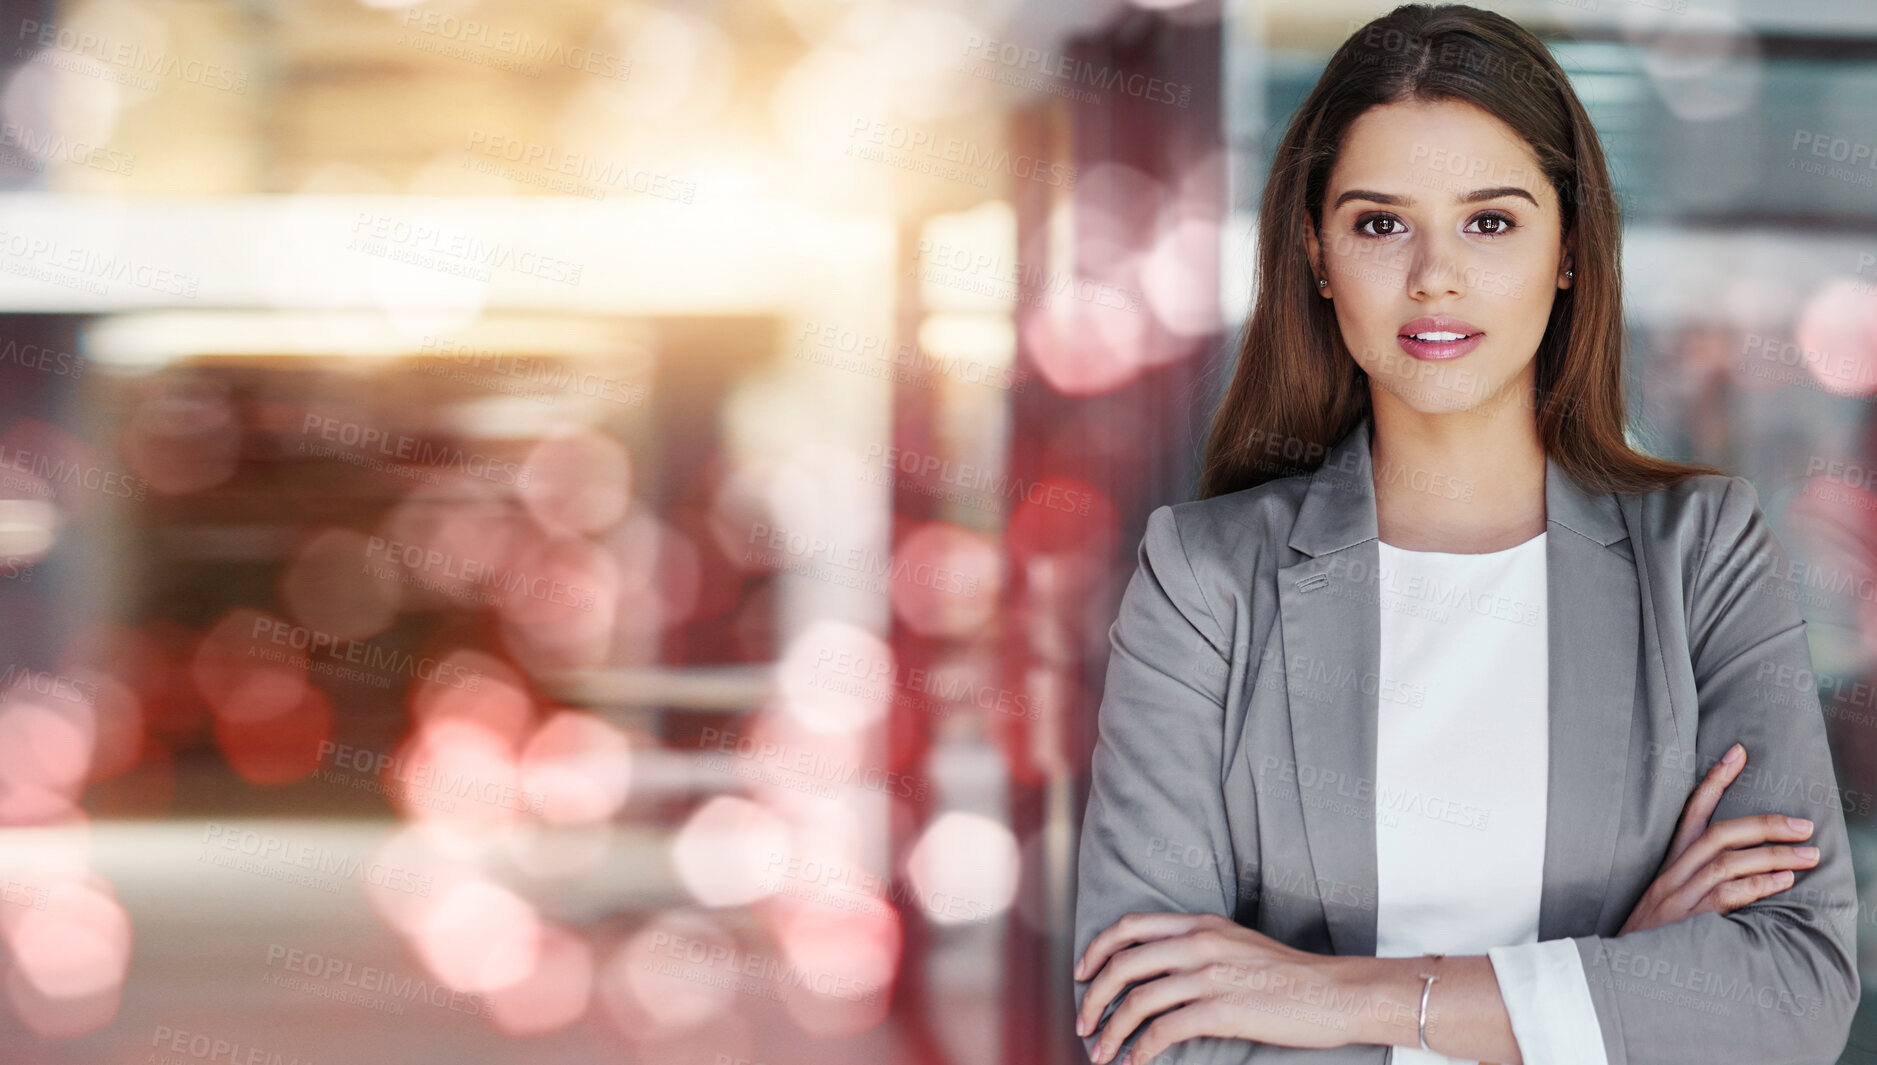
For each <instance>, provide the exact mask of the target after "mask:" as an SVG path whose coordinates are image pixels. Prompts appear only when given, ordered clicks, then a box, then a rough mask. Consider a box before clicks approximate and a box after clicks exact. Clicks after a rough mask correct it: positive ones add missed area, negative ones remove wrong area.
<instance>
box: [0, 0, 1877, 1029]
mask: <svg viewBox="0 0 1877 1065" xmlns="http://www.w3.org/2000/svg"><path fill="white" fill-rule="evenodd" d="M1390 6H1392V5H1389V4H1384V3H1367V2H1362V3H1357V2H1341V3H1339V2H1330V0H1308V2H1305V0H1295V2H1291V0H1243V2H1237V3H1229V4H1224V5H1221V4H1220V3H1218V2H1216V0H1195V2H1191V3H1179V2H1178V0H1139V2H1133V3H1129V2H1111V0H1102V2H1076V3H1068V2H1057V3H1039V2H1032V0H959V2H953V3H932V4H921V3H912V2H872V0H754V2H749V3H737V4H720V3H706V2H701V0H700V2H676V0H674V2H666V3H659V2H643V3H619V2H612V0H547V2H544V0H530V2H527V3H523V2H521V0H482V2H476V0H464V2H449V0H437V2H427V3H418V4H399V3H397V2H395V0H390V2H380V0H367V2H362V3H360V2H352V0H314V2H291V0H288V2H282V3H273V4H269V3H262V2H258V0H248V2H235V0H86V2H77V3H21V2H17V0H5V2H0V189H4V194H0V826H4V827H0V1060H4V1061H5V1062H8V1063H48V1065H50V1063H76V1062H85V1063H93V1062H95V1063H107V1065H115V1063H130V1062H190V1061H216V1062H220V1061H227V1062H242V1063H248V1062H267V1063H278V1065H293V1063H301V1062H308V1063H310V1062H347V1061H360V1062H367V1061H397V1062H428V1061H440V1062H441V1061H447V1062H452V1063H472V1062H491V1063H494V1062H502V1063H507V1062H517V1063H519V1062H528V1063H547V1065H551V1063H559V1062H589V1061H601V1060H605V1061H624V1062H652V1063H660V1065H665V1063H670V1065H784V1063H795V1062H804V1063H805V1062H813V1063H817V1065H822V1063H842V1062H856V1063H863V1062H864V1063H908V1065H911V1063H917V1065H939V1063H952V1062H959V1063H962V1062H990V1061H995V1062H1009V1063H1034V1062H1047V1063H1051V1065H1057V1063H1062V1065H1067V1063H1071V1062H1079V1061H1083V1060H1085V1058H1084V1056H1083V1054H1082V1050H1081V1045H1080V1042H1079V1041H1078V1040H1077V1039H1076V1038H1075V1036H1074V1033H1073V1031H1072V1018H1071V1012H1070V1011H1071V1005H1072V1000H1071V992H1070V985H1069V976H1068V966H1069V964H1070V961H1071V959H1070V957H1069V951H1070V944H1069V916H1070V908H1071V905H1072V901H1073V868H1074V855H1075V845H1076V832H1077V830H1078V828H1079V824H1080V820H1081V811H1082V808H1083V804H1084V801H1085V798H1086V792H1087V765H1088V757H1089V752H1090V750H1091V749H1092V746H1093V742H1094V725H1095V711H1096V708H1097V705H1098V701H1099V696H1100V691H1101V680H1102V676H1103V673H1104V670H1105V667H1106V656H1107V651H1108V626H1109V624H1110V623H1111V622H1112V621H1113V619H1114V613H1115V608H1116V605H1117V603H1118V600H1119V596H1120V593H1121V590H1122V588H1123V587H1124V585H1125V582H1126V580H1127V578H1128V577H1129V575H1130V574H1131V572H1132V570H1133V567H1134V561H1135V549H1136V547H1137V545H1138V543H1139V539H1140V535H1141V533H1142V531H1143V529H1144V525H1145V520H1146V516H1147V514H1148V513H1149V512H1150V511H1151V510H1152V509H1153V508H1154V507H1156V506H1159V505H1161V504H1163V503H1171V502H1178V501H1181V500H1184V499H1188V498H1191V496H1192V491H1193V484H1194V474H1195V469H1196V461H1197V458H1198V446H1199V441H1200V438H1201V434H1202V431H1203V427H1204V421H1205V418H1206V416H1207V415H1208V413H1209V412H1210V410H1211V407H1212V404H1213V403H1214V402H1215V400H1216V397H1217V396H1218V394H1219V392H1220V391H1221V389H1222V387H1223V385H1224V382H1225V380H1226V379H1227V376H1228V375H1229V373H1230V370H1231V357H1232V354H1231V353H1232V350H1233V349H1232V342H1233V340H1234V337H1235V333H1236V330H1237V329H1238V326H1239V323H1241V322H1242V321H1243V319H1244V317H1245V315H1246V313H1247V311H1248V309H1249V306H1250V299H1251V295H1252V294H1251V292H1250V290H1249V284H1250V281H1249V278H1250V271H1249V266H1250V263H1251V262H1252V255H1253V251H1254V249H1253V246H1252V238H1253V234H1254V232H1255V224H1256V219H1255V206H1256V204H1257V202H1258V196H1259V193H1260V191H1261V185H1262V182H1263V180H1264V176H1265V169H1266V168H1267V167H1268V165H1269V162H1270V154H1271V146H1272V142H1273V141H1274V140H1275V137H1276V135H1277V133H1278V132H1281V129H1282V126H1283V124H1284V122H1285V121H1286V120H1287V118H1288V116H1289V115H1290V113H1291V111H1292V109H1293V108H1294V107H1295V106H1296V104H1297V103H1298V102H1299V101H1300V100H1301V99H1302V97H1303V95H1304V94H1305V93H1306V92H1307V90H1308V89H1309V87H1310V86H1311V84H1312V83H1313V82H1314V80H1315V79H1316V77H1317V76H1318V74H1319V73H1320V71H1321V70H1322V67H1323V64H1324V62H1325V60H1326V59H1327V57H1328V55H1329V53H1330V52H1331V51H1332V50H1333V49H1334V48H1335V47H1336V46H1337V45H1338V44H1339V43H1340V42H1341V40H1342V39H1343V38H1344V37H1346V36H1347V35H1348V34H1349V33H1350V32H1351V31H1353V30H1354V29H1355V28H1357V27H1359V26H1360V25H1361V24H1363V23H1365V22H1366V21H1368V20H1369V19H1371V18H1373V17H1375V16H1377V15H1380V14H1382V13H1384V12H1385V11H1386V10H1388V8H1389V7H1390ZM1487 6H1491V7H1493V8H1494V9H1497V10H1501V11H1503V12H1504V13H1506V14H1508V15H1511V16H1512V17H1515V18H1517V19H1519V20H1521V21H1522V22H1524V23H1525V24H1526V25H1528V26H1530V27H1532V28H1533V29H1535V30H1538V31H1540V32H1541V33H1542V34H1543V35H1544V36H1545V37H1546V39H1547V40H1548V41H1550V42H1551V44H1552V46H1553V47H1554V49H1555V50H1556V53H1557V55H1558V57H1559V59H1560V61H1561V62H1562V64H1563V66H1564V68H1565V69H1566V70H1567V71H1568V72H1569V74H1570V75H1571V77H1572V79H1573V81H1574V83H1575V85H1576V87H1577V90H1578V91H1579V92H1580V93H1581V94H1582V96H1583V98H1584V99H1585V101H1586V103H1587V105H1588V106H1589V108H1590V109H1591V112H1592V115H1593V117H1594V118H1595V120H1596V122H1597V125H1598V128H1599V129H1600V130H1601V131H1602V134H1603V136H1604V138H1605V143H1606V146H1607V147H1608V149H1609V151H1610V154H1611V159H1612V165H1613V168H1614V176H1615V179H1616V182H1617V185H1618V188H1619V190H1620V193H1621V196H1622V202H1623V205H1624V209H1625V218H1626V222H1627V229H1626V242H1625V252H1626V261H1625V263H1624V268H1625V279H1626V285H1627V288H1628V293H1627V296H1628V304H1627V306H1628V313H1629V315H1630V325H1631V330H1632V332H1631V341H1632V361H1631V364H1630V369H1631V374H1632V381H1631V388H1632V393H1631V394H1632V412H1633V418H1634V423H1633V426H1632V432H1633V435H1634V437H1635V439H1636V441H1637V442H1638V443H1639V444H1640V445H1642V446H1644V447H1646V448H1648V449H1650V450H1653V451H1655V452H1657V453H1659V454H1664V455H1670V456H1673V457H1677V458H1687V459H1696V460H1701V461H1707V462H1713V463H1716V464H1718V465H1721V466H1723V467H1724V468H1726V469H1728V470H1729V471H1731V472H1735V473H1739V474H1741V475H1744V476H1746V477H1748V478H1750V479H1751V480H1752V481H1753V483H1754V484H1755V485H1756V487H1757V488H1758V490H1759V492H1760V496H1761V500H1762V504H1763V506H1764V507H1765V509H1766V512H1767V514H1768V516H1769V517H1770V518H1771V519H1772V520H1773V522H1774V524H1775V527H1776V529H1777V531H1778V532H1779V535H1780V536H1781V538H1782V540H1783V541H1784V542H1785V543H1786V545H1787V547H1788V549H1789V550H1790V551H1791V552H1792V553H1793V555H1794V556H1795V557H1796V558H1797V559H1798V560H1799V561H1800V562H1801V563H1802V565H1803V567H1804V570H1803V572H1804V578H1803V581H1802V582H1801V583H1802V586H1803V589H1804V596H1803V610H1804V612H1805V614H1806V616H1807V618H1808V619H1809V620H1810V622H1811V626H1810V632H1811V634H1812V638H1813V653H1814V659H1815V663H1816V665H1817V667H1818V669H1817V675H1816V677H1814V678H1808V679H1807V680H1805V681H1803V682H1802V683H1815V684H1816V685H1817V687H1818V690H1819V692H1820V694H1821V698H1822V700H1823V705H1824V708H1825V712H1826V714H1827V717H1828V719H1829V720H1828V724H1829V727H1830V730H1831V736H1832V739H1833V743H1834V748H1835V752H1836V757H1837V768H1838V772H1839V783H1840V786H1841V789H1842V791H1843V793H1844V806H1845V810H1846V817H1847V820H1848V822H1849V823H1850V826H1851V830H1852V838H1853V843H1854V845H1855V847H1856V848H1857V858H1858V867H1859V871H1860V884H1861V885H1869V884H1877V832H1873V825H1874V824H1877V821H1874V820H1873V819H1874V818H1877V813H1874V812H1873V810H1872V803H1871V796H1872V793H1873V791H1877V689H1874V688H1873V687H1872V685H1871V672H1872V662H1873V656H1874V655H1877V594H1873V588H1877V584H1874V583H1873V582H1874V581H1877V573H1873V567H1872V559H1873V540H1874V539H1877V526H1874V525H1873V520H1872V515H1873V512H1874V511H1877V483H1874V482H1877V474H1874V473H1873V469H1874V466H1873V463H1877V454H1874V452H1877V439H1873V435H1872V429H1871V419H1870V417H1869V410H1870V396H1871V394H1872V392H1873V391H1874V390H1877V106H1873V104H1877V5H1871V4H1869V3H1867V2H1864V0H1816V2H1811V3H1806V4H1792V3H1778V2H1771V0H1739V2H1733V3H1729V2H1723V0H1647V2H1645V0H1571V2H1556V3H1553V2H1530V3H1492V4H1490V5H1487ZM1874 912H1877V910H1872V909H1871V908H1868V907H1866V908H1864V909H1863V910H1862V911H1861V915H1862V916H1864V918H1865V919H1863V920H1861V921H1860V925H1859V927H1860V944H1861V947H1862V948H1863V954H1862V957H1863V962H1864V966H1865V982H1866V986H1867V987H1877V934H1874V933H1877V925H1874V924H1873V923H1872V921H1871V920H1870V918H1869V916H1868V915H1869V914H1872V913H1874ZM1844 1060H1847V1061H1877V1010H1871V1011H1867V1012H1866V1014H1865V1015H1862V1016H1860V1018H1859V1023H1858V1028H1857V1030H1856V1031H1854V1033H1853V1035H1852V1041H1851V1045H1850V1046H1849V1047H1848V1048H1847V1049H1846V1052H1845V1058H1844Z"/></svg>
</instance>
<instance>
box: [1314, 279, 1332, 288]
mask: <svg viewBox="0 0 1877 1065" xmlns="http://www.w3.org/2000/svg"><path fill="white" fill-rule="evenodd" d="M1327 284H1329V282H1328V281H1325V280H1323V279H1322V278H1320V277H1319V278H1317V287H1318V288H1322V287H1323V286H1324V285H1327Z"/></svg>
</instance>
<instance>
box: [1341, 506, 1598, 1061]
mask: <svg viewBox="0 0 1877 1065" xmlns="http://www.w3.org/2000/svg"><path fill="white" fill-rule="evenodd" d="M1547 535H1548V534H1547V533H1540V534H1538V535H1537V536H1535V537H1533V538H1532V539H1530V540H1527V541H1525V542H1524V543H1522V544H1519V545H1517V546H1515V547H1509V548H1506V549H1505V550H1503V551H1491V552H1488V553H1486V554H1478V555H1462V554H1450V553H1447V552H1440V551H1407V550H1403V549H1401V548H1397V547H1394V546H1392V545H1390V544H1386V543H1382V544H1381V554H1380V559H1379V562H1380V573H1379V574H1378V577H1379V583H1378V586H1377V593H1378V595H1377V598H1378V600H1379V603H1378V605H1379V609H1380V611H1381V622H1382V625H1381V634H1382V644H1381V668H1380V674H1381V675H1380V676H1379V677H1378V678H1377V681H1378V682H1379V683H1378V692H1379V697H1378V698H1377V704H1378V707H1379V719H1378V722H1377V749H1376V774H1375V776H1376V780H1375V859H1376V874H1377V881H1376V890H1377V902H1376V905H1377V913H1376V940H1375V954H1376V956H1377V957H1382V958H1395V957H1406V956H1414V955H1420V954H1423V953H1426V952H1430V951H1432V952H1438V953H1443V954H1486V955H1488V956H1489V957H1490V958H1491V959H1492V965H1493V973H1494V975H1495V976H1496V977H1497V979H1498V982H1499V990H1500V994H1501V995H1502V996H1503V997H1504V999H1505V1003H1506V1012H1507V1013H1508V1014H1509V1015H1510V1017H1511V1020H1512V1032H1513V1035H1514V1036H1515V1037H1516V1038H1517V1039H1518V1044H1519V1053H1520V1056H1521V1057H1522V1058H1523V1059H1524V1061H1525V1063H1526V1065H1609V1063H1608V1061H1607V1060H1606V1059H1605V1056H1604V1049H1603V1035H1602V1030H1601V1029H1600V1028H1599V1027H1598V1023H1597V1014H1596V1010H1595V1007H1594V1006H1592V1004H1591V1000H1590V987H1589V983H1588V982H1587V981H1586V979H1585V977H1584V968H1583V964H1582V962H1581V961H1580V960H1579V959H1578V955H1577V947H1576V945H1575V944H1573V943H1572V942H1571V941H1570V940H1568V939H1556V940H1550V941H1548V942H1544V943H1540V942H1538V902H1539V897H1540V893H1541V892H1542V890H1543V883H1544V880H1543V877H1544V863H1545V805H1546V801H1547V799H1548V797H1549V796H1548V792H1549V786H1548V782H1549V765H1550V762H1549V756H1550V732H1549V726H1548V718H1547V712H1548V710H1549V705H1548V703H1549V699H1548V694H1547V685H1548V683H1549V679H1550V678H1549V654H1548V646H1547V637H1548V632H1547V628H1548V626H1547V623H1546V614H1545V610H1546V599H1547V597H1546V594H1545V593H1546V589H1545V579H1546V567H1545V540H1546V536H1547ZM1378 542H1379V541H1378ZM1441 991H1442V988H1441V985H1440V983H1439V982H1438V981H1436V982H1435V984H1434V988H1433V992H1432V1001H1433V1002H1434V1003H1438V1002H1439V1000H1440V995H1441ZM1414 1005H1415V1007H1416V1008H1417V1009H1418V1007H1419V1006H1420V999H1419V996H1418V995H1417V996H1416V998H1415V1002H1414ZM1437 1041H1438V1039H1436V1042H1437ZM1389 1060H1390V1062H1392V1065H1470V1063H1464V1062H1463V1059H1460V1058H1452V1057H1447V1056H1446V1055H1443V1054H1438V1053H1431V1052H1427V1051H1423V1050H1421V1049H1420V1047H1418V1046H1415V1047H1394V1048H1391V1054H1390V1058H1389Z"/></svg>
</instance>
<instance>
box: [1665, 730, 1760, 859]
mask: <svg viewBox="0 0 1877 1065" xmlns="http://www.w3.org/2000/svg"><path fill="white" fill-rule="evenodd" d="M1746 765H1747V758H1746V748H1745V747H1743V746H1741V745H1740V744H1738V743H1736V744H1734V745H1733V746H1732V747H1729V748H1727V753H1726V754H1724V755H1722V756H1721V760H1720V761H1718V762H1715V763H1714V765H1713V766H1711V767H1710V768H1709V769H1708V771H1707V775H1706V776H1704V777H1702V778H1701V783H1700V784H1699V785H1697V786H1696V787H1695V790H1694V794H1692V795H1690V796H1689V797H1688V803H1687V805H1685V806H1684V807H1682V815H1681V821H1680V823H1679V824H1677V825H1676V828H1675V839H1674V841H1673V842H1672V843H1670V844H1669V848H1668V861H1669V862H1671V863H1672V862H1674V860H1675V859H1676V858H1679V857H1681V854H1682V852H1683V851H1685V850H1687V849H1688V845H1689V844H1690V843H1693V842H1694V841H1695V839H1696V837H1698V836H1700V835H1701V833H1702V832H1704V831H1706V830H1707V827H1708V821H1709V819H1711V818H1712V817H1713V816H1714V808H1715V807H1716V806H1718V805H1720V801H1721V793H1722V792H1725V791H1726V790H1727V786H1728V785H1729V784H1732V783H1733V782H1734V778H1735V777H1738V776H1739V775H1740V771H1741V770H1742V769H1744V768H1746Z"/></svg>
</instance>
